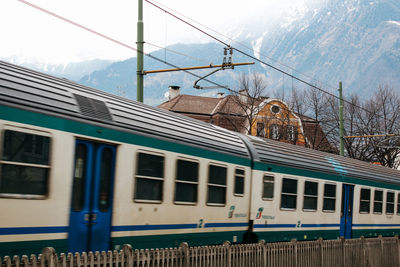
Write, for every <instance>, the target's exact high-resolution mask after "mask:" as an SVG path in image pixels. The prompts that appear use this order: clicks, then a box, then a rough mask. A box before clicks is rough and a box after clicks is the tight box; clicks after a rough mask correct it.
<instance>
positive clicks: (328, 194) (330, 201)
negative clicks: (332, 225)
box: [322, 184, 336, 212]
mask: <svg viewBox="0 0 400 267" xmlns="http://www.w3.org/2000/svg"><path fill="white" fill-rule="evenodd" d="M335 203H336V185H335V184H325V185H324V203H323V205H322V211H325V212H333V211H335V210H336V205H335Z"/></svg>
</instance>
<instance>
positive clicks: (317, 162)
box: [0, 61, 400, 185]
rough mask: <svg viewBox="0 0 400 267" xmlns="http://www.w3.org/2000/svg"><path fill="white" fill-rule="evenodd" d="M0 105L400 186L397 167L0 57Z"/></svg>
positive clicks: (298, 167)
mask: <svg viewBox="0 0 400 267" xmlns="http://www.w3.org/2000/svg"><path fill="white" fill-rule="evenodd" d="M0 88H1V90H0V105H3V106H9V107H16V108H19V109H25V110H29V111H34V112H37V113H42V114H46V115H51V116H55V117H61V118H64V119H68V120H75V121H78V122H84V123H86V124H92V125H98V126H102V127H104V128H111V129H117V130H119V131H125V132H130V133H134V134H137V135H142V136H147V137H152V138H156V139H160V140H165V141H168V142H173V143H178V144H182V145H185V146H191V147H195V148H202V149H205V150H208V151H214V152H218V153H222V154H226V155H230V156H234V157H238V158H243V159H245V160H250V158H253V159H254V161H255V162H256V163H261V164H272V165H275V166H282V167H287V168H291V169H297V170H308V171H312V172H319V173H326V174H332V175H335V176H346V177H352V178H358V179H363V180H368V181H373V182H382V183H387V184H395V185H400V171H398V170H394V169H390V168H387V167H382V166H377V165H373V164H371V163H367V162H362V161H359V160H354V159H350V158H345V157H341V156H338V155H334V154H329V153H325V152H321V151H317V150H313V149H308V148H304V147H300V146H296V145H291V144H286V143H283V142H278V141H274V140H270V139H263V138H258V137H253V136H243V135H240V134H237V133H235V132H231V131H228V130H226V129H223V128H220V127H217V126H214V125H211V124H207V123H203V122H201V121H197V120H194V119H192V118H189V117H186V116H182V115H179V114H176V113H173V112H169V111H165V110H163V109H158V108H154V107H151V106H148V105H145V104H142V103H138V102H135V101H132V100H129V99H126V98H122V97H118V96H115V95H112V94H109V93H106V92H103V91H100V90H97V89H94V88H90V87H86V86H83V85H80V84H77V83H75V82H72V81H69V80H66V79H60V78H56V77H53V76H50V75H46V74H43V73H40V72H36V71H33V70H30V69H26V68H23V67H20V66H16V65H13V64H10V63H6V62H3V61H0Z"/></svg>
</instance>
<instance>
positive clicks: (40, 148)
mask: <svg viewBox="0 0 400 267" xmlns="http://www.w3.org/2000/svg"><path fill="white" fill-rule="evenodd" d="M2 151H3V152H2V155H1V160H0V166H1V174H0V195H2V196H3V197H7V196H10V197H22V198H25V197H27V196H29V197H30V196H32V197H38V196H45V195H47V193H48V176H49V169H50V165H49V153H50V137H49V136H44V135H38V134H32V133H26V132H19V131H12V130H5V131H4V140H3V149H2Z"/></svg>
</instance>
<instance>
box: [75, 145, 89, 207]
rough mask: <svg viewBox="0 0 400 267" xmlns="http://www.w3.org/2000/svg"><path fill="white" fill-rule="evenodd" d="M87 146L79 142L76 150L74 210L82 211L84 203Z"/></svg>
mask: <svg viewBox="0 0 400 267" xmlns="http://www.w3.org/2000/svg"><path fill="white" fill-rule="evenodd" d="M86 159H87V148H86V146H85V145H84V144H78V145H77V147H76V152H75V170H74V182H73V186H72V204H71V207H72V210H73V211H81V210H82V208H83V204H84V200H85V199H84V194H85V181H86V164H87V163H86Z"/></svg>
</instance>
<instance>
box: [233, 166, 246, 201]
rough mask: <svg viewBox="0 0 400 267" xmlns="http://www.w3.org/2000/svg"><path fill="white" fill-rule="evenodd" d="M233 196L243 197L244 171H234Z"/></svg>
mask: <svg viewBox="0 0 400 267" xmlns="http://www.w3.org/2000/svg"><path fill="white" fill-rule="evenodd" d="M234 194H235V196H243V195H244V170H243V169H236V170H235V189H234Z"/></svg>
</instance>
